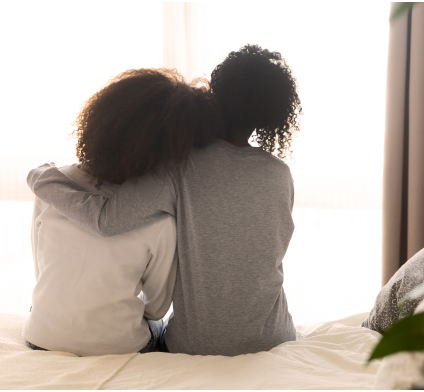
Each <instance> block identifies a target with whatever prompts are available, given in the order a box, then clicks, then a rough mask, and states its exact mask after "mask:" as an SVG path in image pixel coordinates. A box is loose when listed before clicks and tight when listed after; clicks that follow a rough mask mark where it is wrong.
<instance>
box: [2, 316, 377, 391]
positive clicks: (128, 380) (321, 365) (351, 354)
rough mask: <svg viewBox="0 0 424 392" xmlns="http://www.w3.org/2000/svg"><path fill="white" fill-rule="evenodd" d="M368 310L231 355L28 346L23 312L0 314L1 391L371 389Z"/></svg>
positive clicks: (373, 375) (373, 369)
mask: <svg viewBox="0 0 424 392" xmlns="http://www.w3.org/2000/svg"><path fill="white" fill-rule="evenodd" d="M366 317H367V313H361V314H358V315H354V316H350V317H347V318H345V319H341V320H337V321H332V322H327V323H321V324H315V325H313V326H309V327H297V330H298V340H297V341H296V342H287V343H284V344H281V345H280V346H278V347H275V348H274V349H272V350H270V351H268V352H260V353H257V354H248V355H240V356H237V357H220V356H189V355H184V354H165V353H149V354H127V355H106V356H100V357H84V358H80V357H77V356H75V355H72V354H69V353H63V352H45V351H33V350H31V349H30V348H28V347H27V346H26V343H25V341H24V340H23V338H22V335H21V330H22V326H23V324H24V320H25V318H24V317H21V316H10V315H0V388H1V389H373V388H374V385H375V381H376V374H377V371H378V369H379V367H380V364H381V362H380V361H375V362H373V363H371V364H370V365H368V366H367V365H366V359H367V358H368V356H369V354H370V352H371V350H372V349H373V347H374V346H375V344H376V343H377V342H378V340H379V339H380V337H381V336H380V335H379V334H378V333H377V332H374V331H370V330H368V329H366V328H362V327H360V326H359V325H360V324H361V322H362V321H363V320H364V319H365V318H366Z"/></svg>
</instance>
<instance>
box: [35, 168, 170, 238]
mask: <svg viewBox="0 0 424 392" xmlns="http://www.w3.org/2000/svg"><path fill="white" fill-rule="evenodd" d="M27 183H28V186H29V187H30V188H31V190H32V192H33V193H34V194H35V195H36V196H37V197H38V198H39V199H41V200H42V201H44V202H45V203H47V204H49V205H51V206H52V207H53V208H54V209H56V210H57V211H59V212H60V213H61V214H62V215H64V216H66V217H67V218H68V219H70V220H71V221H72V222H74V223H75V224H76V225H77V226H78V227H80V228H82V229H84V230H87V231H89V232H91V233H94V234H98V235H100V236H103V237H109V236H114V235H118V234H122V233H126V232H128V231H131V230H135V229H138V228H140V227H143V226H146V225H148V224H150V223H152V222H154V221H156V220H157V219H160V218H161V217H163V215H164V214H171V215H173V216H175V215H176V192H175V186H174V183H173V180H172V179H171V177H170V176H169V175H163V176H160V177H159V176H157V175H150V176H143V177H141V178H132V179H129V180H127V181H126V182H124V183H123V184H122V185H121V186H120V187H119V189H118V190H117V191H116V192H115V194H114V195H113V197H111V198H105V197H103V196H101V195H96V194H92V193H90V192H88V191H87V190H86V189H84V188H83V187H81V186H80V185H78V184H77V183H76V182H74V181H73V180H72V179H70V178H69V177H68V176H66V175H65V174H63V173H62V172H61V171H59V170H58V169H57V168H55V167H53V168H45V167H44V168H37V169H33V170H31V171H30V173H29V174H28V178H27Z"/></svg>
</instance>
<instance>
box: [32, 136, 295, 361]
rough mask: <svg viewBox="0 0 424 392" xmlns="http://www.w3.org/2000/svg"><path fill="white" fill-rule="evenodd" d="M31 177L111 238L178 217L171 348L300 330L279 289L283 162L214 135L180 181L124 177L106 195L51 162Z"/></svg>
mask: <svg viewBox="0 0 424 392" xmlns="http://www.w3.org/2000/svg"><path fill="white" fill-rule="evenodd" d="M28 184H29V186H30V188H31V189H32V190H33V192H34V193H35V194H36V196H38V197H39V198H40V199H41V200H43V201H45V202H46V203H49V204H50V205H52V206H53V207H54V208H56V209H57V210H59V212H61V213H62V214H63V215H65V216H66V217H68V218H69V219H71V220H72V221H74V222H75V224H77V225H79V226H80V227H81V228H84V229H86V230H88V231H90V232H93V233H97V234H99V235H102V236H113V235H117V234H121V233H124V232H127V231H130V230H134V229H136V228H139V227H141V226H143V225H145V224H148V223H150V222H152V221H154V220H155V219H157V218H158V217H159V216H161V215H163V214H164V213H168V214H171V215H174V216H176V218H177V244H178V256H179V266H178V270H177V280H176V285H175V290H174V295H173V303H174V317H173V318H172V319H171V320H170V321H169V324H168V328H167V332H166V344H167V346H168V348H169V351H170V352H173V353H186V354H195V355H227V356H233V355H239V354H247V353H255V352H259V351H267V350H270V349H271V348H273V347H275V346H277V345H279V344H281V343H283V342H286V341H290V340H296V331H295V328H294V326H293V321H292V318H291V315H290V313H289V312H288V306H287V301H286V296H285V294H284V290H283V287H282V285H283V277H284V274H283V265H282V260H283V257H284V255H285V253H286V251H287V247H288V245H289V242H290V239H291V236H292V234H293V230H294V224H293V220H292V216H291V213H292V209H293V195H294V190H293V180H292V177H291V174H290V169H289V168H288V166H287V165H286V164H285V163H283V162H282V161H280V160H279V159H277V158H275V157H273V156H272V155H270V154H268V153H266V152H264V151H263V150H262V149H260V148H259V147H236V146H233V145H232V144H229V143H227V142H225V141H223V140H220V139H218V140H217V141H216V142H215V143H213V144H212V145H210V146H209V147H208V148H206V149H202V150H194V151H193V152H192V153H191V155H190V157H189V160H188V162H187V168H186V171H185V173H184V176H183V177H182V179H181V181H180V184H179V186H177V185H176V182H175V181H174V180H173V179H172V178H171V177H170V176H160V177H159V176H144V177H142V178H138V179H130V180H128V181H126V182H125V183H124V184H123V185H122V186H121V187H120V189H119V190H118V191H117V192H116V193H115V194H114V196H113V197H112V198H110V199H106V198H104V197H102V196H101V195H92V194H89V193H87V192H85V190H84V189H83V188H81V187H80V186H79V185H78V184H76V183H74V182H73V181H72V180H71V179H69V178H68V177H66V176H65V175H64V174H63V173H61V172H60V171H59V170H57V169H56V168H50V169H45V168H41V169H34V170H32V171H31V172H30V174H29V175H28Z"/></svg>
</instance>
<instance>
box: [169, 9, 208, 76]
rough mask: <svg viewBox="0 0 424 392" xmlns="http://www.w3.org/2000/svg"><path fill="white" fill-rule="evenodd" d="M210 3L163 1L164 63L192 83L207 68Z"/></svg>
mask: <svg viewBox="0 0 424 392" xmlns="http://www.w3.org/2000/svg"><path fill="white" fill-rule="evenodd" d="M206 7H207V5H206V3H194V2H184V3H182V2H173V3H163V66H164V67H165V68H176V69H177V70H178V72H179V73H181V74H182V75H183V76H184V77H185V78H186V80H187V81H188V82H191V81H192V79H193V78H196V77H199V76H202V74H204V72H205V69H206V61H207V56H206V51H205V46H206V44H207V41H206V40H207V36H206V29H205V22H206V20H207V18H206V10H207V8H206Z"/></svg>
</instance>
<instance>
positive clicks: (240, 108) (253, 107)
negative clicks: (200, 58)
mask: <svg viewBox="0 0 424 392" xmlns="http://www.w3.org/2000/svg"><path fill="white" fill-rule="evenodd" d="M210 87H211V91H212V93H213V94H214V95H215V96H216V97H217V99H218V101H219V103H220V106H221V109H222V112H223V116H224V124H225V129H224V132H223V134H222V137H224V138H226V139H229V140H231V139H232V138H233V137H234V136H235V135H237V134H240V133H246V132H250V133H249V135H247V136H250V135H251V134H252V133H253V132H254V131H255V132H256V136H255V137H254V139H255V140H256V142H257V143H258V144H259V146H260V147H261V148H262V149H263V150H265V151H267V152H269V153H271V154H275V155H277V156H278V157H279V158H281V159H283V158H286V157H287V155H291V152H292V150H291V143H292V140H293V135H294V134H295V133H296V132H297V131H299V116H300V115H301V114H302V107H301V103H300V99H299V95H298V92H297V81H296V79H295V77H294V76H293V74H292V70H291V69H290V67H288V66H287V64H286V61H285V59H284V58H282V57H281V54H280V53H278V52H270V51H269V50H267V49H262V48H261V47H260V46H258V45H245V46H243V47H242V48H240V49H239V50H238V51H237V52H231V53H230V54H229V55H228V56H227V57H226V58H225V60H224V61H223V62H222V63H221V64H219V65H217V66H216V68H215V69H214V70H213V72H212V74H211V82H210ZM287 153H288V154H287Z"/></svg>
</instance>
